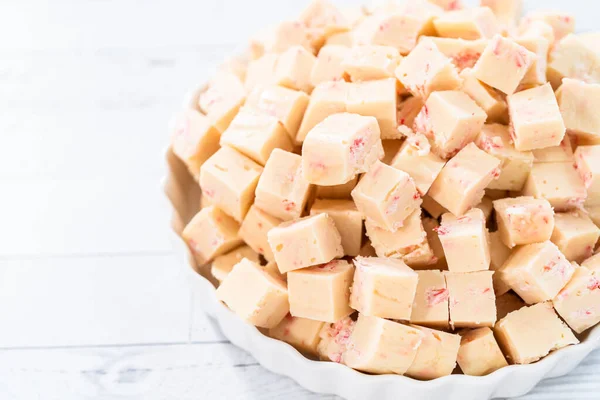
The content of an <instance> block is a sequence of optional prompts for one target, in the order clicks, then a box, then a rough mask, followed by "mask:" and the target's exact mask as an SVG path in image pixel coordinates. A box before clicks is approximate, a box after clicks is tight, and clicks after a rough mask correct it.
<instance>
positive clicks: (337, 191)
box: [316, 176, 358, 199]
mask: <svg viewBox="0 0 600 400" xmlns="http://www.w3.org/2000/svg"><path fill="white" fill-rule="evenodd" d="M357 183H358V176H355V177H354V178H353V179H351V180H349V181H348V182H346V183H343V184H341V185H334V186H317V190H316V196H317V198H319V199H350V198H352V195H351V193H352V189H354V188H355V187H356V184H357Z"/></svg>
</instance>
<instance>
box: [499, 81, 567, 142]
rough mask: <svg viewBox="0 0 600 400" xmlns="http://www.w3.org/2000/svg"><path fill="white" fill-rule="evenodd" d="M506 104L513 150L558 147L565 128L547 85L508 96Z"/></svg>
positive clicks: (551, 91)
mask: <svg viewBox="0 0 600 400" xmlns="http://www.w3.org/2000/svg"><path fill="white" fill-rule="evenodd" d="M507 101H508V111H509V115H510V124H511V136H512V138H513V141H514V144H515V148H516V149H517V150H519V151H526V150H533V149H543V148H545V147H551V146H558V145H559V144H560V142H561V141H562V140H563V137H564V136H565V131H566V128H565V124H564V123H563V119H562V116H561V115H560V110H559V108H558V103H557V102H556V97H555V96H554V91H553V90H552V87H551V86H550V84H549V83H547V84H545V85H542V86H538V87H535V88H533V89H527V90H523V91H521V92H519V93H515V94H512V95H510V96H508V97H507Z"/></svg>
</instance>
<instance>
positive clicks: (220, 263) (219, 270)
mask: <svg viewBox="0 0 600 400" xmlns="http://www.w3.org/2000/svg"><path fill="white" fill-rule="evenodd" d="M242 258H247V259H248V260H250V261H252V262H255V263H260V260H259V257H258V253H257V252H255V251H254V250H252V248H251V247H250V246H246V245H243V246H240V247H238V248H237V249H234V250H231V251H230V252H229V253H226V254H223V255H221V256H217V257H215V259H214V260H213V262H212V264H211V266H210V273H211V274H212V276H214V277H215V279H216V280H218V281H219V282H222V281H223V279H225V277H226V276H227V275H228V274H229V273H230V272H231V270H232V269H233V266H234V265H235V264H237V263H239V262H240V261H242Z"/></svg>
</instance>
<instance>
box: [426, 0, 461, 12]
mask: <svg viewBox="0 0 600 400" xmlns="http://www.w3.org/2000/svg"><path fill="white" fill-rule="evenodd" d="M428 1H429V2H430V3H433V4H435V5H437V6H440V7H442V8H443V9H444V10H445V11H452V10H460V9H462V8H463V7H464V6H463V4H462V1H460V0H428Z"/></svg>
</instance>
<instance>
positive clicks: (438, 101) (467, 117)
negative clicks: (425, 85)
mask: <svg viewBox="0 0 600 400" xmlns="http://www.w3.org/2000/svg"><path fill="white" fill-rule="evenodd" d="M486 118H487V115H486V113H485V111H483V110H482V109H481V107H479V106H478V105H477V103H475V101H473V99H471V98H470V97H469V96H468V95H467V94H466V93H464V92H461V91H459V90H446V91H440V92H433V93H432V94H431V95H430V96H429V98H428V99H427V101H426V102H425V105H424V106H423V108H422V109H421V112H419V115H417V117H416V118H415V123H414V128H415V132H417V133H423V134H424V135H425V136H427V138H428V139H429V140H430V141H431V143H432V149H433V152H434V153H436V154H437V155H438V156H440V157H441V158H444V159H448V158H450V157H453V156H454V155H455V154H456V153H457V152H458V151H460V150H461V149H463V148H464V147H465V146H466V145H467V144H469V143H470V142H472V141H473V140H474V139H475V138H476V137H477V135H478V134H479V132H480V131H481V128H482V127H483V124H484V123H485V120H486Z"/></svg>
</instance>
